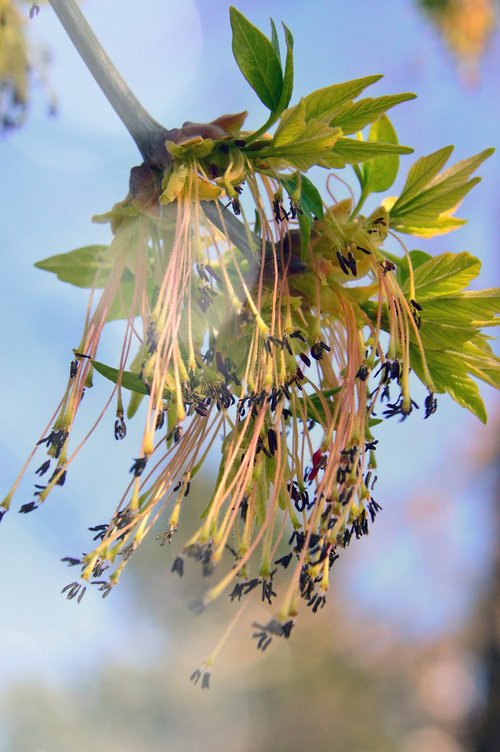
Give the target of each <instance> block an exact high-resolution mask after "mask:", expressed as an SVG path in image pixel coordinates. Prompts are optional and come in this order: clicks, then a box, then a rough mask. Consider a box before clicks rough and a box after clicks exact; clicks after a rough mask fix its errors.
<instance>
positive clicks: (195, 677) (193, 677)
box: [189, 144, 222, 684]
mask: <svg viewBox="0 0 500 752" xmlns="http://www.w3.org/2000/svg"><path fill="white" fill-rule="evenodd" d="M221 146H222V144H221ZM200 679H201V671H200V669H199V668H197V669H196V671H193V673H192V674H191V676H190V677H189V681H192V682H193V684H198V682H199V681H200Z"/></svg>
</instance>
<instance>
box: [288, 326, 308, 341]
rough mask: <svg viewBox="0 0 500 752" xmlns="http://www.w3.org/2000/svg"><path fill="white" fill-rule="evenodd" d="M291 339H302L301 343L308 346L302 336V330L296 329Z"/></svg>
mask: <svg viewBox="0 0 500 752" xmlns="http://www.w3.org/2000/svg"><path fill="white" fill-rule="evenodd" d="M290 339H300V340H301V342H303V343H304V344H306V339H305V337H304V335H303V334H302V332H301V331H300V329H296V330H295V331H294V332H292V333H291V334H290Z"/></svg>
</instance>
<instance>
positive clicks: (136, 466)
mask: <svg viewBox="0 0 500 752" xmlns="http://www.w3.org/2000/svg"><path fill="white" fill-rule="evenodd" d="M147 461H148V459H147V457H138V458H137V459H135V460H134V463H133V465H132V467H131V468H130V472H131V473H133V475H134V477H135V478H139V477H140V476H141V475H142V473H143V472H144V468H145V467H146V463H147Z"/></svg>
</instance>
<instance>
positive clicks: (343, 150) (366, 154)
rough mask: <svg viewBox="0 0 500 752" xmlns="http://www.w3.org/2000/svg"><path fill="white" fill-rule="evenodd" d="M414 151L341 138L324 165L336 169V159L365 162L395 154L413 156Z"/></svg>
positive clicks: (324, 160)
mask: <svg viewBox="0 0 500 752" xmlns="http://www.w3.org/2000/svg"><path fill="white" fill-rule="evenodd" d="M412 152H413V149H410V147H409V146H400V145H399V144H382V143H379V142H374V141H373V142H372V141H358V140H357V139H355V138H339V139H338V140H337V142H336V144H335V146H334V148H333V151H332V154H331V155H330V156H329V157H325V158H324V159H323V161H322V165H323V166H325V167H334V166H337V167H338V165H334V164H333V163H334V162H335V160H336V159H338V158H340V159H341V160H343V161H344V164H345V162H348V163H354V162H364V161H365V160H367V159H374V158H375V157H385V156H387V155H394V154H411V153H412Z"/></svg>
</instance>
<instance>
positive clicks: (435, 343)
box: [412, 305, 477, 353]
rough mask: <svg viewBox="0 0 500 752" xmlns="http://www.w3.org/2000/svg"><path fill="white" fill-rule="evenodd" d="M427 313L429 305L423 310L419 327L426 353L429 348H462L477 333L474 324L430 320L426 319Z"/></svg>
mask: <svg viewBox="0 0 500 752" xmlns="http://www.w3.org/2000/svg"><path fill="white" fill-rule="evenodd" d="M426 315H427V305H426V306H425V307H424V310H423V311H422V314H421V317H422V323H421V325H420V329H419V335H420V339H421V340H422V344H423V346H424V349H425V351H426V353H427V351H428V350H446V349H448V348H459V349H460V348H461V347H462V345H463V344H464V343H465V342H468V341H469V340H471V339H473V337H474V336H475V335H476V334H477V328H476V327H474V326H467V325H463V324H460V322H454V321H453V322H444V321H439V322H437V321H433V322H430V321H428V320H427V319H426ZM412 337H413V335H412Z"/></svg>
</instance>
